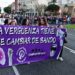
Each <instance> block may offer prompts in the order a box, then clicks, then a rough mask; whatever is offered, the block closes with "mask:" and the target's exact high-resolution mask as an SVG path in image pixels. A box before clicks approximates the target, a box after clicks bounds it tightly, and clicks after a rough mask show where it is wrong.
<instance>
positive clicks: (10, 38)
mask: <svg viewBox="0 0 75 75" xmlns="http://www.w3.org/2000/svg"><path fill="white" fill-rule="evenodd" d="M60 51H61V46H60V39H59V37H57V36H56V29H55V28H50V27H38V26H28V27H25V26H0V67H7V66H12V65H18V64H25V63H29V62H30V63H31V62H37V61H41V60H47V59H49V58H53V59H57V57H58V55H59V53H60Z"/></svg>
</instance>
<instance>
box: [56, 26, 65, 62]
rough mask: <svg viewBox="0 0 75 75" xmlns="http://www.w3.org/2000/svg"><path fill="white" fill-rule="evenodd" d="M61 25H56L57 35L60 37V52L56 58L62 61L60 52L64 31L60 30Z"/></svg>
mask: <svg viewBox="0 0 75 75" xmlns="http://www.w3.org/2000/svg"><path fill="white" fill-rule="evenodd" d="M61 27H62V25H58V28H57V36H59V38H60V46H61V52H60V54H59V57H58V60H60V61H63V58H62V52H63V46H64V32H63V31H62V30H61Z"/></svg>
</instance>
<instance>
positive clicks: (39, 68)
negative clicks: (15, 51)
mask: <svg viewBox="0 0 75 75" xmlns="http://www.w3.org/2000/svg"><path fill="white" fill-rule="evenodd" d="M67 40H68V43H67V44H66V45H65V47H64V51H63V59H64V61H63V62H60V61H56V60H50V59H49V60H47V61H41V62H37V63H31V64H29V65H28V64H25V65H18V66H15V67H16V68H17V69H13V67H7V68H0V75H75V30H74V29H70V30H68V37H67ZM16 72H18V73H16Z"/></svg>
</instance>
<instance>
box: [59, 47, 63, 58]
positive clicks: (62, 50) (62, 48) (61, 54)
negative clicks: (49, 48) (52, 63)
mask: <svg viewBox="0 0 75 75" xmlns="http://www.w3.org/2000/svg"><path fill="white" fill-rule="evenodd" d="M62 53H63V46H62V49H61V52H60V55H59V57H62Z"/></svg>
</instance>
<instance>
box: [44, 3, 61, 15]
mask: <svg viewBox="0 0 75 75" xmlns="http://www.w3.org/2000/svg"><path fill="white" fill-rule="evenodd" d="M59 9H60V7H59V6H58V5H55V4H50V5H49V6H48V7H47V8H46V9H45V11H47V12H49V13H50V14H51V15H57V14H58V11H59Z"/></svg>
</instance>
